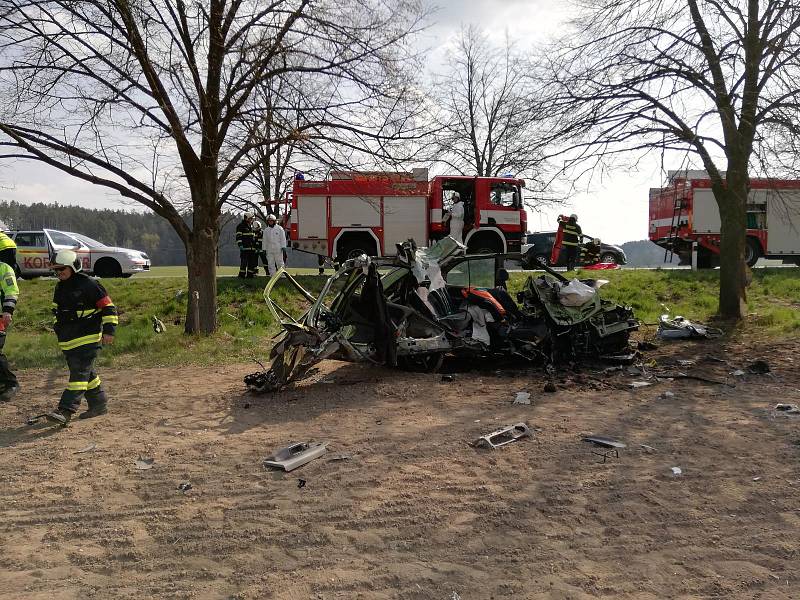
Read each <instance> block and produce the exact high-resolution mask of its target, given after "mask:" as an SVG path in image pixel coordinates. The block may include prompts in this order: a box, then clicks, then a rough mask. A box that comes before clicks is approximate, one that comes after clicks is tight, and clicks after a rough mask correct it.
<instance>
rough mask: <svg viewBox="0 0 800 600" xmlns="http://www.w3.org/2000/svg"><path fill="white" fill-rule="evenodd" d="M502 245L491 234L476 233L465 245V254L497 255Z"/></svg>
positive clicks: (501, 249)
mask: <svg viewBox="0 0 800 600" xmlns="http://www.w3.org/2000/svg"><path fill="white" fill-rule="evenodd" d="M502 251H503V244H502V242H501V241H500V239H498V237H497V236H496V235H495V234H493V233H488V232H487V233H483V232H481V233H478V234H476V235H475V236H474V237H473V238H472V239H471V240H469V243H468V244H467V254H499V253H501V252H502Z"/></svg>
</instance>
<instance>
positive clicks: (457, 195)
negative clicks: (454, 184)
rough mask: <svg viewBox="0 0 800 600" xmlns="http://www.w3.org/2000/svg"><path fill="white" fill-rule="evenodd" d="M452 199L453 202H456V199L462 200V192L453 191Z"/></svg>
mask: <svg viewBox="0 0 800 600" xmlns="http://www.w3.org/2000/svg"><path fill="white" fill-rule="evenodd" d="M451 199H452V200H453V202H455V201H456V200H461V194H459V193H458V192H453V196H452V198H451Z"/></svg>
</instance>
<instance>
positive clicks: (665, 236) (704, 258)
mask: <svg viewBox="0 0 800 600" xmlns="http://www.w3.org/2000/svg"><path fill="white" fill-rule="evenodd" d="M719 231H720V218H719V208H718V207H717V202H716V200H715V199H714V193H713V191H712V190H711V180H710V179H709V178H708V174H707V173H706V172H705V171H691V170H690V171H686V170H684V171H670V172H669V173H668V185H667V187H664V188H651V189H650V240H651V241H653V242H655V243H656V244H658V245H659V246H661V247H662V248H664V249H665V250H666V251H667V252H674V253H675V254H677V255H679V256H680V258H681V263H683V264H688V263H690V262H691V255H692V245H693V243H694V242H696V243H697V246H698V254H697V265H698V267H700V268H708V267H712V266H714V265H715V264H716V263H718V259H719ZM761 257H764V258H770V259H783V261H784V262H789V263H795V264H800V180H775V179H753V180H751V182H750V195H749V197H748V199H747V246H746V248H745V261H746V262H747V264H748V265H750V266H753V265H754V264H755V263H756V261H757V260H758V259H759V258H761Z"/></svg>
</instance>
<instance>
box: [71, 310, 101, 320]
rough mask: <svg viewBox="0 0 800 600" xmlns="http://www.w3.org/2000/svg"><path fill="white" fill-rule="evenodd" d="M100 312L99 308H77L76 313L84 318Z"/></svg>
mask: <svg viewBox="0 0 800 600" xmlns="http://www.w3.org/2000/svg"><path fill="white" fill-rule="evenodd" d="M99 312H100V311H99V310H97V309H96V308H92V309H90V310H76V311H75V314H76V315H78V316H79V317H80V318H84V317H91V316H93V315H96V314H97V313H99Z"/></svg>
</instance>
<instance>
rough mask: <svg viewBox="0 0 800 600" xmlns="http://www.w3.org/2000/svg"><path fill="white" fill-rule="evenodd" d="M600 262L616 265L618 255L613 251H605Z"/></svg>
mask: <svg viewBox="0 0 800 600" xmlns="http://www.w3.org/2000/svg"><path fill="white" fill-rule="evenodd" d="M600 262H601V263H611V264H612V265H615V264H617V255H616V254H614V253H613V252H603V254H601V255H600Z"/></svg>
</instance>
